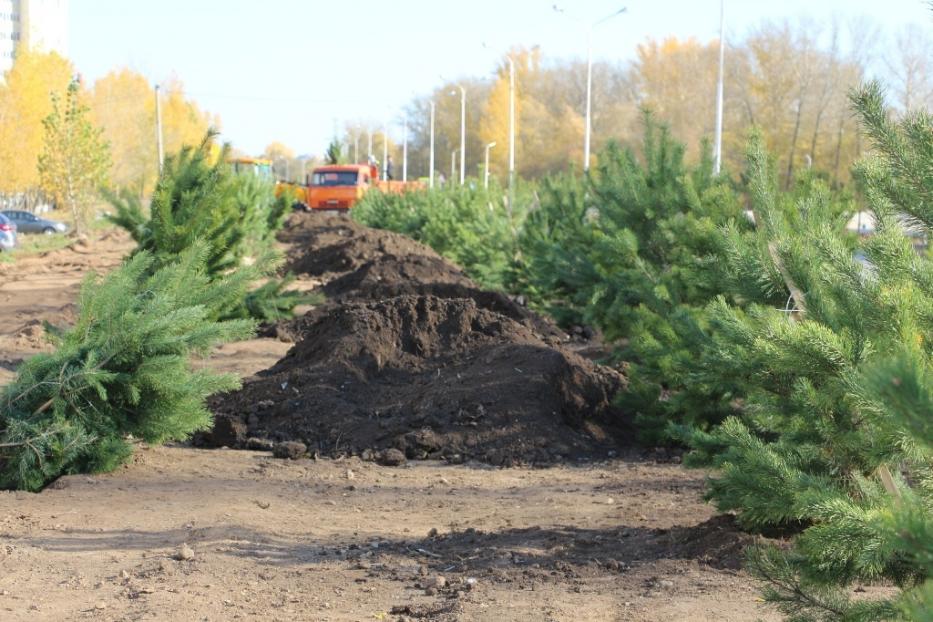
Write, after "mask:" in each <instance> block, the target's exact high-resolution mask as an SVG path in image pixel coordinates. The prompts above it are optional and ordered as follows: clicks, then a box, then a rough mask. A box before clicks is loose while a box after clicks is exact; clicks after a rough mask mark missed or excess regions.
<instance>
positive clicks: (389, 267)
mask: <svg viewBox="0 0 933 622" xmlns="http://www.w3.org/2000/svg"><path fill="white" fill-rule="evenodd" d="M279 239H280V241H282V242H286V243H288V244H289V245H290V246H291V248H290V250H289V253H288V254H289V257H290V259H289V262H288V264H287V269H288V270H289V271H291V272H293V273H295V274H304V275H309V276H312V277H320V278H321V281H322V283H323V284H322V286H321V287H320V291H321V292H322V293H323V294H324V295H325V296H327V299H328V300H329V301H330V303H331V304H330V305H325V306H324V307H322V308H320V309H318V310H317V311H314V312H312V313H310V314H308V315H307V316H305V317H300V318H296V319H293V320H284V321H281V322H278V323H277V324H276V325H274V326H270V327H268V328H267V330H266V331H265V332H264V335H265V336H271V337H278V338H279V339H281V340H283V341H293V342H294V341H298V340H299V339H300V337H301V335H302V334H303V333H304V332H305V331H306V330H307V329H308V328H309V327H310V325H311V324H313V323H314V322H315V321H316V320H317V319H319V317H320V316H321V315H322V314H325V313H328V312H330V310H331V309H332V308H333V306H334V305H335V304H336V305H339V304H342V303H346V302H351V301H376V300H385V299H387V298H393V297H396V296H404V295H420V296H435V297H438V298H469V299H471V300H473V301H474V302H475V303H476V304H477V306H479V307H480V308H483V309H488V310H490V311H494V312H496V313H501V314H503V315H505V316H507V317H509V318H510V319H512V320H515V321H516V322H519V323H521V324H524V325H525V326H527V327H529V328H531V329H533V330H534V331H535V332H537V333H538V334H539V335H540V336H541V337H542V338H543V339H545V341H547V342H548V343H550V344H560V343H567V342H569V341H571V340H572V339H573V338H572V337H571V336H569V335H567V334H566V333H565V332H564V331H562V330H561V329H560V328H558V327H557V326H556V325H555V324H554V323H553V322H551V321H549V320H547V319H545V318H542V317H541V316H539V315H537V314H536V313H533V312H532V311H530V310H529V309H528V308H526V307H525V306H523V304H521V301H520V299H519V300H516V299H514V298H512V297H510V296H507V295H506V294H503V293H501V292H494V291H488V290H484V289H482V288H481V287H479V286H478V285H477V284H476V283H474V282H473V281H472V280H471V279H470V278H469V277H467V276H466V275H465V274H464V273H463V270H461V269H460V268H459V267H458V266H456V265H454V264H452V263H451V262H449V261H448V260H446V259H444V258H443V257H441V256H440V255H438V254H437V253H436V252H434V250H432V249H431V248H429V247H427V246H425V245H423V244H421V243H419V242H416V241H414V240H412V239H410V238H407V237H405V236H403V235H399V234H397V233H393V232H391V231H382V230H379V229H371V228H369V227H365V226H363V225H360V224H359V223H357V222H355V221H353V220H352V219H350V218H348V217H347V216H344V215H334V214H326V213H296V214H294V215H293V216H292V217H291V218H290V219H289V221H288V224H287V226H286V228H285V229H284V230H283V232H282V233H280V235H279ZM577 341H581V339H579V338H578V339H577Z"/></svg>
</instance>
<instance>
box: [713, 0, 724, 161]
mask: <svg viewBox="0 0 933 622" xmlns="http://www.w3.org/2000/svg"><path fill="white" fill-rule="evenodd" d="M725 68H726V0H719V79H718V80H717V82H716V160H715V162H714V164H713V172H714V173H715V174H717V175H719V172H720V171H721V170H722V99H723V97H722V91H723V88H722V87H723V79H724V74H725Z"/></svg>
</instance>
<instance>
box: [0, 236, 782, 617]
mask: <svg viewBox="0 0 933 622" xmlns="http://www.w3.org/2000/svg"><path fill="white" fill-rule="evenodd" d="M109 235H111V237H106V238H105V239H104V240H102V241H100V242H97V243H95V244H94V245H93V247H91V248H90V249H84V248H81V247H78V248H75V249H71V250H68V249H66V250H62V251H54V252H52V253H49V254H47V255H46V256H45V257H41V256H36V257H28V258H21V259H19V260H17V261H16V262H15V263H13V264H0V385H2V384H5V383H6V382H9V380H10V378H12V376H13V370H14V369H15V366H16V364H18V363H19V362H20V361H21V360H23V359H24V358H26V357H28V356H30V355H32V354H34V353H35V352H38V351H42V350H43V349H44V348H46V347H47V346H46V345H45V344H44V341H43V339H42V331H41V322H42V321H49V322H51V323H53V324H55V323H68V322H69V321H71V320H72V319H73V315H74V308H73V306H72V305H73V302H74V298H75V294H76V292H77V284H78V283H79V282H80V280H81V278H82V277H83V275H84V274H85V273H86V272H87V271H88V270H90V269H96V270H99V271H104V270H107V269H110V268H112V267H113V266H115V265H116V264H117V263H118V262H119V261H120V259H121V257H122V255H123V254H124V253H125V252H126V251H128V250H129V249H130V248H131V244H130V243H129V242H128V240H127V239H126V238H124V237H122V236H119V235H117V234H109ZM289 345H290V344H285V343H282V342H280V341H278V340H275V339H256V340H251V341H249V342H242V343H237V344H230V345H227V346H225V347H224V348H222V349H221V350H220V351H218V352H217V353H216V354H215V355H214V356H213V357H212V359H211V361H210V362H209V363H208V364H210V365H212V366H214V367H217V368H219V369H223V370H225V371H233V372H236V373H239V374H241V375H243V376H248V375H250V374H252V373H255V372H257V371H259V370H261V369H265V368H268V367H270V366H271V365H272V364H273V363H274V362H275V361H277V360H279V359H280V358H281V357H282V356H283V355H284V353H285V351H286V350H287V349H288V348H289ZM703 477H704V474H703V473H699V472H695V471H686V470H684V469H682V468H681V467H679V466H677V465H675V464H663V463H656V462H654V461H653V460H650V459H646V458H644V457H643V456H633V457H630V458H622V459H618V460H615V461H612V462H607V463H596V464H588V465H586V466H568V465H564V466H554V467H550V468H546V469H531V468H509V469H500V468H493V467H488V466H484V465H479V464H476V463H467V464H463V465H443V464H441V463H438V462H419V461H414V462H409V463H408V464H407V465H405V466H404V467H398V468H392V467H383V466H378V465H376V464H374V463H371V462H362V461H360V460H359V459H357V458H349V459H322V460H311V459H302V460H295V461H286V460H278V459H274V458H272V457H271V455H270V454H268V453H264V452H250V451H232V450H223V449H221V450H198V449H191V448H188V447H168V448H146V447H143V446H141V447H139V449H138V450H137V452H136V454H135V457H134V459H133V461H132V463H130V464H128V465H127V466H126V467H124V468H123V469H121V470H119V471H117V472H115V473H112V474H108V475H100V476H69V477H65V478H62V479H60V480H59V481H58V482H56V483H55V484H53V485H52V486H50V487H49V488H48V489H46V490H45V491H43V492H42V493H39V494H29V493H22V492H0V620H3V621H7V620H10V621H14V620H329V621H337V620H348V621H349V620H360V621H362V620H399V619H404V620H441V621H453V620H456V621H490V622H493V621H496V622H498V621H524V620H560V621H575V620H594V621H597V620H606V621H609V620H626V621H628V620H631V621H648V620H663V621H665V622H667V621H676V620H710V621H712V620H717V621H718V620H756V619H762V620H774V619H777V618H776V617H775V616H773V614H772V613H771V612H770V611H768V610H765V609H762V608H761V606H760V602H759V600H758V592H757V589H758V588H757V585H756V584H755V583H754V582H753V581H752V580H751V579H750V578H749V577H748V576H747V575H745V574H744V573H743V572H742V571H741V570H738V565H739V562H740V559H741V551H740V549H741V547H742V545H743V544H746V543H748V542H750V541H751V538H750V537H749V536H746V535H743V534H741V533H739V532H738V531H737V530H736V529H735V528H734V526H733V524H732V521H731V519H730V518H729V517H717V516H716V515H715V512H714V511H713V510H712V509H711V508H710V507H709V506H708V505H707V504H705V503H704V502H703V501H702V499H701V494H702V487H703V483H702V480H703Z"/></svg>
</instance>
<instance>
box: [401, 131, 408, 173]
mask: <svg viewBox="0 0 933 622" xmlns="http://www.w3.org/2000/svg"><path fill="white" fill-rule="evenodd" d="M402 181H408V117H407V116H406V117H405V119H404V121H402Z"/></svg>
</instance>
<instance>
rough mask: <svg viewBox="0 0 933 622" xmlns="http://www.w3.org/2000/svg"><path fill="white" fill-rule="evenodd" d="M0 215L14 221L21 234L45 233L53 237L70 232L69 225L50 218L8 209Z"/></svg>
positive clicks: (0, 212)
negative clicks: (55, 234) (54, 234)
mask: <svg viewBox="0 0 933 622" xmlns="http://www.w3.org/2000/svg"><path fill="white" fill-rule="evenodd" d="M0 214H2V215H4V216H6V217H7V218H9V219H10V220H12V221H13V224H14V225H16V230H17V231H18V232H19V233H45V234H46V235H51V234H53V233H65V232H66V231H68V225H66V224H65V223H63V222H58V221H57V220H49V219H48V218H39V217H38V216H36V215H35V214H32V213H30V212H24V211H22V210H15V209H7V210H3V211H0Z"/></svg>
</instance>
